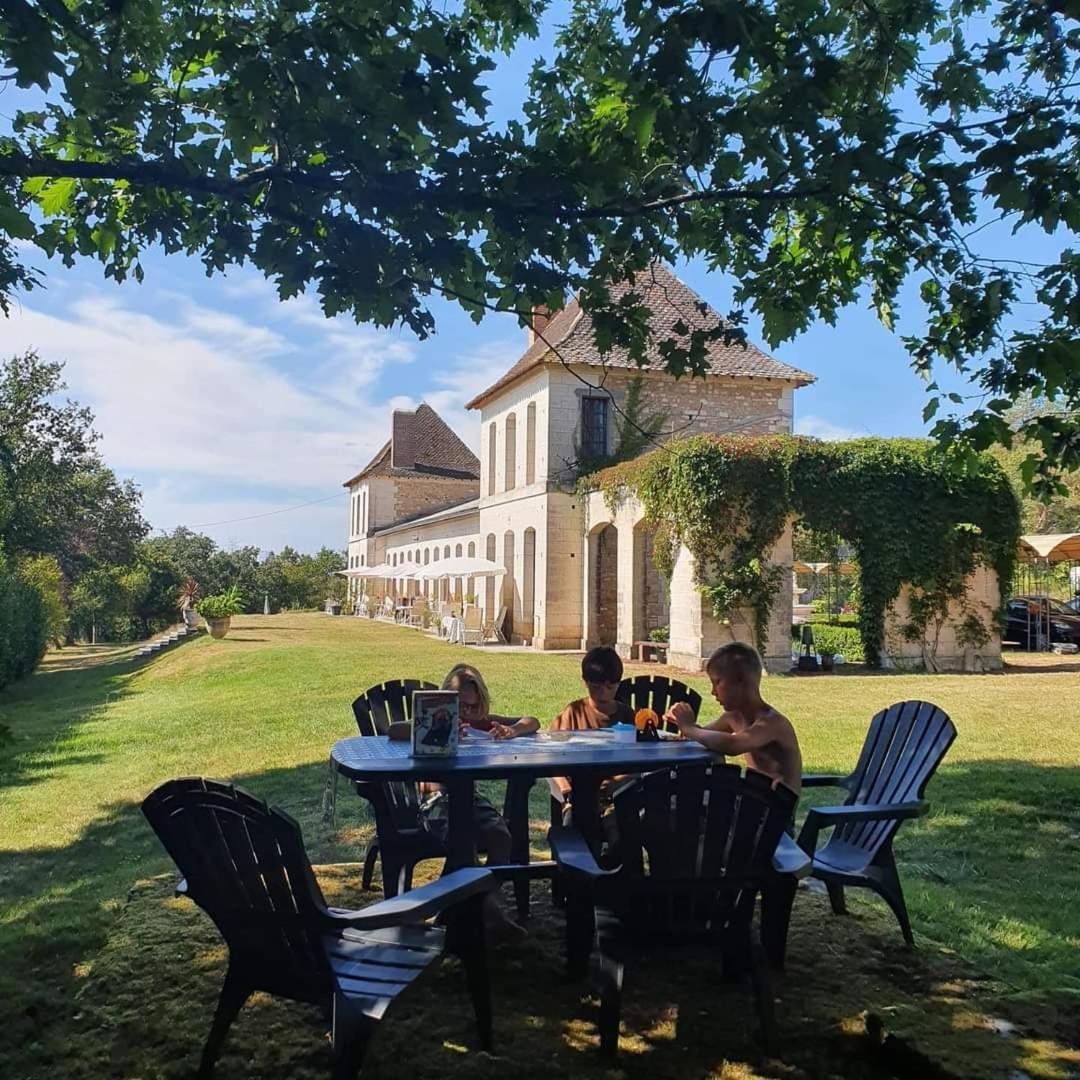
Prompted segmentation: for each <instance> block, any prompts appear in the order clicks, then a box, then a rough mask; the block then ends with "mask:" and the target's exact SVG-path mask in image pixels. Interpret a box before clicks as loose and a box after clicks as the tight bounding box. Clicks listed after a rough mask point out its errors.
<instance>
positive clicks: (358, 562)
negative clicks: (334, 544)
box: [349, 555, 364, 570]
mask: <svg viewBox="0 0 1080 1080" xmlns="http://www.w3.org/2000/svg"><path fill="white" fill-rule="evenodd" d="M363 565H364V556H363V555H350V556H349V569H350V570H355V569H356V568H357V567H358V566H363Z"/></svg>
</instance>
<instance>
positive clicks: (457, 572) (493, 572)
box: [416, 555, 506, 581]
mask: <svg viewBox="0 0 1080 1080" xmlns="http://www.w3.org/2000/svg"><path fill="white" fill-rule="evenodd" d="M505 573H506V567H505V566H500V565H499V564H498V563H497V562H492V561H491V560H490V559H478V558H475V557H474V558H471V559H470V558H469V557H468V556H466V555H462V556H459V557H458V558H455V559H443V560H442V562H437V563H429V564H428V565H427V566H424V567H421V569H420V570H418V571H417V572H416V576H417V578H419V579H420V580H421V581H437V580H438V579H439V578H444V577H464V578H469V577H472V578H477V577H499V576H501V575H502V574H505Z"/></svg>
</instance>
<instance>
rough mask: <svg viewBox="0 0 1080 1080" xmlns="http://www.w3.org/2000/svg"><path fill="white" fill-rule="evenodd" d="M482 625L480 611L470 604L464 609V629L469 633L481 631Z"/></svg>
mask: <svg viewBox="0 0 1080 1080" xmlns="http://www.w3.org/2000/svg"><path fill="white" fill-rule="evenodd" d="M483 625H484V624H483V617H482V615H481V613H480V609H479V608H478V607H477V606H476V605H475V604H470V605H469V606H468V607H467V608H466V609H465V629H466V630H469V631H476V630H482V629H483Z"/></svg>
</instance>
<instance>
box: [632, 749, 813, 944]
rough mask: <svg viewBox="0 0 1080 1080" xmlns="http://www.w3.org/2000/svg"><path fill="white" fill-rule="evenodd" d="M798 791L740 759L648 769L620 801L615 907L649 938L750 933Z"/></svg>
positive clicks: (639, 931)
mask: <svg viewBox="0 0 1080 1080" xmlns="http://www.w3.org/2000/svg"><path fill="white" fill-rule="evenodd" d="M796 802H797V797H796V795H795V793H794V792H792V791H789V790H788V789H787V788H785V787H782V786H780V785H776V786H774V784H773V781H772V780H771V779H770V778H769V777H767V776H764V775H763V774H761V773H756V772H753V771H749V770H748V771H747V773H746V774H745V776H744V775H743V774H742V771H741V770H740V768H739V767H738V766H736V765H684V766H681V767H680V768H678V769H661V770H658V771H656V772H651V773H647V774H645V775H644V776H643V777H642V779H641V783H640V784H636V785H634V786H633V787H630V788H628V789H625V790H624V791H622V792H621V793H620V794H619V795H618V796H617V797H616V799H615V814H616V818H617V821H618V826H619V851H620V854H621V856H622V870H621V871H620V873H619V874H618V875H617V876H616V878H615V879H613V881H612V883H611V899H612V903H613V906H614V907H615V909H616V910H617V911H619V914H620V916H621V918H622V920H623V921H624V922H627V923H630V924H632V926H633V928H634V931H635V932H636V933H640V934H643V935H645V936H652V937H656V936H661V937H665V938H666V937H673V938H679V937H685V936H697V935H703V934H704V935H720V934H723V933H726V932H727V931H729V930H730V929H732V927H733V926H738V927H739V928H740V929H742V930H745V929H746V928H747V927H748V926H749V924H750V920H751V918H752V916H753V910H754V900H755V897H756V896H757V894H758V891H759V890H760V888H761V886H762V883H763V881H764V879H765V876H766V874H768V873H769V871H770V870H771V867H772V856H773V852H774V851H775V850H776V845H777V843H778V842H779V840H780V836H781V834H782V833H783V831H784V829H785V827H786V826H787V824H788V821H789V820H790V818H791V815H792V813H793V811H794V809H795V804H796Z"/></svg>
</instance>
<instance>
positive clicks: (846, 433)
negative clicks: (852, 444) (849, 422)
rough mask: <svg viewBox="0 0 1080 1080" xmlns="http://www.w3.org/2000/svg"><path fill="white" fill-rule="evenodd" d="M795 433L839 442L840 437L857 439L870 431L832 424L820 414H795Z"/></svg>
mask: <svg viewBox="0 0 1080 1080" xmlns="http://www.w3.org/2000/svg"><path fill="white" fill-rule="evenodd" d="M795 434H796V435H812V436H813V437H814V438H815V439H823V440H824V441H825V442H839V441H840V440H841V439H857V438H859V437H860V436H862V435H868V434H870V433H869V432H868V431H866V430H863V431H857V430H855V429H854V428H849V427H844V426H842V425H841V424H834V423H833V422H832V421H831V420H826V419H824V418H823V417H821V416H801V417H800V416H797V417H796V418H795Z"/></svg>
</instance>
